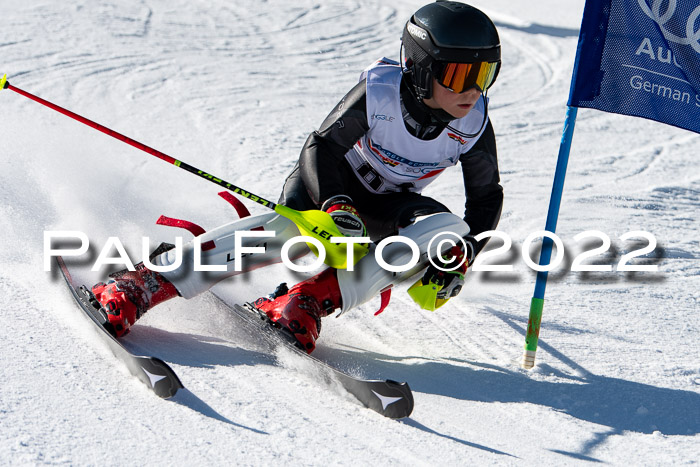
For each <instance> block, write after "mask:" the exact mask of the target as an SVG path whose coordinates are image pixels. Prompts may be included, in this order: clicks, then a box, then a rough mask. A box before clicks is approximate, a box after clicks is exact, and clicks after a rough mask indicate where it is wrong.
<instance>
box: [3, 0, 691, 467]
mask: <svg viewBox="0 0 700 467" xmlns="http://www.w3.org/2000/svg"><path fill="white" fill-rule="evenodd" d="M473 3H474V4H475V5H476V6H479V7H481V8H483V9H484V10H485V11H487V12H488V13H489V14H490V15H491V16H492V18H493V19H494V21H495V22H496V23H497V25H498V27H499V31H500V34H501V40H502V44H503V70H502V72H501V75H500V77H499V79H498V81H497V83H496V85H495V86H494V87H493V88H492V90H491V93H490V96H491V117H492V119H493V122H494V126H495V128H496V131H497V135H498V144H499V159H500V161H499V163H500V169H501V176H502V184H503V186H504V188H505V194H506V200H505V206H504V210H503V216H502V219H501V222H500V225H499V230H501V231H503V232H505V233H507V234H508V235H509V236H510V237H511V238H512V239H513V247H512V248H511V250H510V256H509V255H508V254H507V255H504V256H501V257H500V258H499V260H501V261H510V262H511V263H512V264H514V265H515V270H514V272H511V273H483V272H481V273H476V272H474V273H471V275H470V277H469V280H468V283H467V287H466V289H465V290H464V291H463V292H462V294H461V295H460V296H459V297H457V298H456V299H454V300H452V301H451V302H450V303H449V304H448V305H446V306H445V307H444V308H443V309H441V310H439V311H438V312H436V313H431V312H426V311H421V310H419V309H417V307H416V306H415V305H413V304H412V303H411V301H410V299H409V298H408V296H407V295H406V293H405V288H403V289H401V288H399V289H398V290H396V291H395V293H394V298H393V302H392V304H391V305H390V307H389V308H388V309H387V310H386V311H385V312H384V313H383V314H381V315H380V316H378V317H374V316H373V312H374V311H375V310H376V307H377V306H378V300H377V301H376V303H371V304H368V305H367V306H363V307H361V308H360V309H357V310H355V311H353V312H349V313H346V314H345V315H344V316H342V317H341V318H340V319H333V318H329V319H326V320H325V322H324V329H323V333H322V337H321V340H320V343H319V348H318V351H317V355H318V357H320V358H322V359H325V360H328V361H332V362H336V363H338V364H339V365H341V366H343V367H345V368H347V369H349V370H351V371H354V372H355V373H357V374H360V375H363V376H365V377H371V378H391V379H395V380H402V381H404V380H405V381H408V382H409V383H410V385H411V387H412V388H413V390H414V392H415V402H416V406H415V411H414V412H413V415H412V416H411V417H410V419H407V420H403V421H393V420H389V419H386V418H383V417H382V416H380V415H378V414H375V413H374V412H372V411H370V410H368V409H365V408H363V407H362V406H361V405H359V404H358V403H357V402H356V401H355V400H354V399H353V398H352V397H351V396H349V395H348V394H346V393H344V392H343V391H342V390H340V389H337V388H336V387H335V386H334V385H332V384H327V383H322V382H318V381H316V375H315V373H314V371H313V369H309V368H306V367H305V365H304V362H303V361H300V360H299V359H298V358H294V357H293V356H290V355H285V354H283V353H280V354H278V355H272V356H270V355H268V351H267V349H266V348H265V347H264V346H263V345H261V344H259V343H256V341H255V339H252V338H251V337H250V336H248V335H246V334H245V333H243V332H242V331H241V330H240V329H237V328H236V322H235V321H233V320H231V319H230V318H229V317H228V316H227V314H226V310H225V309H224V308H223V307H222V306H221V305H220V304H218V303H217V301H216V300H215V299H214V298H213V297H212V296H211V295H210V294H205V295H203V296H200V297H197V298H194V299H192V300H189V301H186V300H174V301H171V302H168V303H166V304H164V305H162V306H160V307H158V308H156V309H155V310H153V311H151V312H150V313H149V314H147V315H146V316H145V317H144V318H143V319H142V320H141V321H140V322H139V323H138V326H136V327H135V328H134V331H133V332H132V334H131V335H129V336H128V337H127V338H126V339H125V343H126V345H127V346H128V347H129V348H131V349H132V350H134V351H137V352H144V353H147V354H152V355H157V356H159V357H161V358H162V359H164V360H165V361H167V362H168V363H169V364H170V365H171V366H172V367H173V369H174V370H175V371H176V372H177V373H178V375H179V376H180V377H181V379H182V381H183V383H184V385H185V387H186V389H184V390H182V391H181V392H179V393H178V394H177V396H176V397H175V398H173V399H172V400H161V399H159V398H157V397H156V396H154V395H153V394H152V393H151V392H149V391H148V389H146V388H145V387H144V386H143V385H142V384H141V383H139V382H138V381H136V380H135V379H134V378H131V377H129V376H127V373H126V370H125V369H124V368H123V367H122V366H121V365H120V364H119V363H118V362H117V361H115V359H114V358H112V357H111V356H110V354H109V351H108V350H107V349H106V348H105V347H104V346H103V345H102V344H101V342H100V341H99V339H98V338H97V337H96V336H95V334H94V332H93V330H92V329H91V328H90V327H89V326H88V325H87V324H86V323H84V322H83V320H82V319H81V318H80V317H79V313H78V311H77V309H76V308H75V306H74V305H73V303H72V299H71V297H70V295H69V294H68V292H67V290H66V289H65V287H64V285H63V283H62V281H61V280H60V279H59V278H58V276H57V274H56V273H55V272H54V273H48V272H44V270H43V253H42V246H43V233H44V231H47V230H81V231H84V232H85V233H87V234H88V236H89V238H90V240H91V244H92V247H93V252H97V251H99V250H100V249H101V247H102V245H104V244H105V242H106V241H107V238H108V237H109V236H117V237H118V238H119V239H120V240H121V241H122V243H124V245H125V246H126V247H127V249H128V251H129V253H130V255H131V256H132V258H133V259H134V260H140V257H141V253H140V249H141V246H140V245H141V243H140V242H141V238H142V237H143V236H149V237H150V238H151V242H152V244H153V245H155V244H157V243H159V242H160V241H168V240H170V239H172V238H173V237H174V236H175V235H179V234H180V232H176V231H174V229H171V228H167V227H162V226H156V225H155V220H156V219H157V218H158V216H159V215H160V214H166V215H169V216H172V217H178V218H183V219H188V220H191V221H194V222H196V223H199V224H200V225H202V226H204V227H205V228H207V229H210V228H213V227H215V226H217V225H220V224H222V223H224V222H226V221H228V220H230V219H232V218H234V216H235V214H234V213H233V210H232V209H231V208H230V206H228V205H227V204H226V203H225V202H224V201H223V200H221V199H220V198H219V197H218V196H217V195H216V193H217V192H218V191H219V190H218V189H217V187H216V186H215V185H213V184H209V183H206V182H205V181H203V180H201V179H198V178H196V177H194V176H192V175H190V174H187V173H186V172H184V171H181V170H178V169H176V168H174V167H172V166H169V165H167V164H165V163H163V162H162V161H159V160H157V159H155V158H153V157H150V156H148V155H146V154H144V153H142V152H140V151H138V150H136V149H133V148H131V147H129V146H127V145H125V144H123V143H121V142H119V141H116V140H114V139H112V138H109V137H107V136H105V135H103V134H101V133H98V132H96V131H94V130H92V129H90V128H88V127H86V126H84V125H80V124H78V123H77V122H74V121H72V120H70V119H68V118H66V117H64V116H61V115H59V114H57V113H56V112H53V111H51V110H49V109H47V108H45V107H42V106H39V105H38V104H36V103H34V102H31V101H29V100H28V99H25V98H23V97H21V96H19V95H17V94H15V93H12V92H10V91H5V92H2V93H0V108H1V109H2V117H3V118H2V125H0V142H1V145H2V146H1V148H2V155H1V157H0V196H1V201H0V219H1V220H2V224H1V225H2V236H3V242H2V246H0V264H1V265H2V269H1V270H0V310H1V313H2V323H3V330H2V332H1V333H0V335H1V336H2V337H1V338H0V348H1V349H2V351H1V352H0V364H1V366H0V368H1V373H0V463H1V464H6V465H25V464H78V465H82V464H92V465H102V464H114V465H121V464H123V465H143V464H147V465H148V464H178V465H189V464H193V465H209V464H214V465H215V464H219V465H229V464H247V465H263V464H283V463H284V464H286V463H290V464H317V465H326V464H362V465H386V464H402V465H403V464H411V465H413V464H416V465H463V464H479V465H480V464H513V465H518V464H524V463H529V464H532V463H540V464H548V465H552V464H554V465H563V464H579V463H584V462H587V461H590V462H606V463H611V464H618V465H622V464H625V465H627V464H634V465H661V464H666V465H668V464H685V463H697V462H698V459H700V394H699V393H700V324H699V320H698V310H699V308H700V307H699V300H698V296H699V294H698V292H697V291H698V289H699V288H700V275H699V273H700V264H699V261H698V259H699V258H700V248H699V246H698V219H699V218H700V210H699V206H700V158H698V154H700V137H699V136H698V135H696V134H693V133H690V132H687V131H682V130H679V129H676V128H673V127H669V126H666V125H662V124H659V123H655V122H651V121H647V120H643V119H635V118H631V117H622V116H617V115H612V114H606V113H602V112H598V111H592V110H590V111H589V110H581V111H580V112H579V117H578V122H577V127H576V133H575V136H574V144H573V149H572V153H571V160H570V163H569V170H568V176H567V181H566V186H565V193H564V199H563V203H562V212H561V216H560V218H559V224H558V231H557V233H558V234H559V236H560V237H561V238H562V239H563V241H564V243H565V245H566V252H567V255H566V259H565V261H564V263H563V265H562V266H561V267H560V268H559V269H558V270H557V271H555V272H554V273H552V274H550V281H549V285H548V289H547V301H546V304H545V308H544V317H543V322H542V331H541V336H540V337H541V340H540V347H539V351H538V353H537V365H536V367H535V368H534V370H532V371H526V370H523V369H521V368H520V366H519V361H520V357H521V353H522V347H523V343H524V333H525V328H526V324H527V317H528V310H529V301H530V298H531V296H532V292H533V287H534V277H535V273H534V272H533V271H532V270H531V269H530V268H529V267H527V266H526V265H525V263H524V261H523V260H522V258H521V256H520V249H521V246H522V243H523V241H524V239H525V238H526V237H527V236H528V235H529V234H530V233H531V232H534V231H537V230H541V229H542V228H543V227H544V223H545V217H546V210H547V203H548V199H549V193H550V190H551V180H552V177H553V173H554V166H555V161H556V155H557V151H558V146H559V140H560V135H561V131H562V127H563V119H564V114H565V103H566V99H567V95H568V90H569V80H570V76H571V70H572V66H573V59H574V53H575V47H576V41H577V35H578V27H579V24H580V18H581V14H582V10H583V3H584V2H583V0H539V1H537V2H512V1H506V0H490V1H486V0H474V1H473ZM421 4H422V2H418V1H402V2H399V1H391V2H388V1H379V0H352V1H337V0H325V1H323V2H316V1H307V0H300V1H296V2H287V1H282V0H270V1H260V2H255V3H253V2H245V1H242V0H229V1H224V0H209V1H206V2H204V1H200V0H188V1H183V0H171V1H167V2H166V1H159V0H143V1H132V0H129V1H126V0H123V1H122V0H120V1H117V0H112V1H110V0H98V1H85V0H77V1H76V0H69V1H63V2H51V1H48V0H22V1H18V0H4V1H3V2H2V14H0V31H2V35H1V36H0V68H1V69H0V73H7V74H8V77H9V79H10V81H11V82H12V84H14V85H15V86H18V87H20V88H23V89H26V90H27V91H30V92H33V93H35V94H38V95H40V96H42V97H44V98H46V99H49V100H51V101H53V102H55V103H57V104H59V105H63V106H65V107H67V108H69V109H71V110H74V111H76V112H78V113H81V114H82V115H85V116H87V117H89V118H91V119H93V120H96V121H98V122H100V123H102V124H104V125H107V126H109V127H111V128H113V129H114V130H116V131H119V132H121V133H124V134H126V135H129V136H131V137H133V138H135V139H137V140H139V141H142V142H143V143H145V144H149V145H151V146H153V147H156V148H158V149H159V150H161V151H163V152H165V153H167V154H170V155H172V156H173V157H176V158H179V159H181V160H183V161H185V162H188V163H190V164H192V165H194V166H197V167H200V168H202V169H204V170H207V171H209V172H211V173H213V174H217V175H219V176H221V177H223V178H226V179H228V180H230V181H232V182H234V183H236V184H239V185H240V186H243V187H246V188H248V189H251V190H252V191H254V192H256V193H258V194H260V195H262V196H264V197H268V198H271V199H276V198H277V196H278V194H279V191H280V187H281V185H282V182H283V180H284V178H285V176H286V174H287V173H288V172H289V171H290V169H291V167H292V166H293V165H294V163H295V161H296V158H297V156H298V152H299V149H300V147H301V145H302V143H303V142H304V140H305V139H306V137H307V135H308V133H309V132H310V131H312V130H313V129H314V128H316V127H317V126H318V125H319V124H320V122H321V121H322V120H323V119H324V118H325V116H326V114H327V113H328V111H329V110H330V109H331V108H332V107H333V105H335V103H336V102H337V101H338V100H339V98H340V97H341V96H342V95H343V94H344V93H345V92H346V91H347V90H349V89H350V88H351V86H352V85H353V84H354V83H355V82H356V80H357V78H358V75H359V73H360V71H361V70H362V69H363V68H364V67H365V66H367V65H369V64H370V63H371V62H372V61H374V60H375V59H377V58H379V57H381V56H388V57H392V58H395V59H396V58H398V49H399V37H400V34H401V30H402V27H403V24H404V22H405V21H406V19H407V18H408V17H409V16H410V14H411V13H412V12H413V11H414V10H415V9H417V8H418V7H419V6H421ZM459 172H460V171H459V170H458V169H455V170H453V171H448V172H447V173H445V174H444V175H443V176H442V177H441V178H440V179H439V180H438V181H436V182H435V183H434V184H433V185H431V187H430V189H429V190H427V192H426V193H427V194H430V195H432V196H435V197H437V198H439V199H440V200H442V201H443V202H446V203H447V204H448V205H449V206H450V207H451V208H453V209H454V210H455V212H458V213H459V212H461V210H462V204H463V188H462V186H461V180H460V178H461V176H460V173H459ZM249 208H250V209H251V211H253V212H263V208H262V207H258V206H254V205H249ZM593 229H594V230H599V231H601V232H603V233H605V234H607V235H608V236H609V237H610V238H611V239H612V243H613V246H612V248H611V249H610V251H609V252H608V253H606V254H604V255H600V256H598V257H596V258H595V259H594V261H596V262H598V263H601V264H616V263H617V262H618V261H619V259H620V257H621V255H622V254H623V253H625V252H628V251H631V250H633V249H635V248H638V247H639V246H643V245H644V242H643V241H641V239H639V243H636V242H635V241H633V240H629V241H622V240H620V238H619V237H620V236H621V235H623V234H624V233H626V232H628V231H634V230H644V231H647V232H650V233H652V234H653V235H654V236H655V238H656V239H657V240H658V247H657V248H656V250H655V252H654V253H653V254H651V255H648V256H647V257H646V258H642V259H637V260H635V262H636V264H640V263H645V264H658V266H659V270H658V272H656V273H649V272H642V273H623V272H617V271H613V272H607V273H581V272H577V273H576V272H571V271H570V265H571V262H572V260H573V258H574V257H575V256H576V255H577V254H579V253H580V252H581V251H583V250H584V249H590V248H593V247H595V246H597V245H598V244H599V242H597V243H596V242H595V241H590V242H589V244H588V245H586V244H585V242H582V244H579V243H577V242H575V241H574V240H573V238H574V236H575V235H577V234H579V233H581V232H584V231H587V230H593ZM589 240H591V239H589ZM498 244H499V243H498V242H496V241H494V245H498ZM533 257H536V255H535V254H533ZM93 258H94V256H93ZM288 276H289V273H288V272H287V271H286V270H285V269H284V268H282V267H276V266H275V267H271V268H268V269H264V270H260V271H257V272H255V273H253V274H250V275H249V277H247V278H239V279H236V280H233V281H228V282H225V283H224V284H221V285H220V286H219V289H220V290H222V291H223V293H227V294H229V295H230V296H232V297H233V298H234V299H237V300H241V301H242V300H249V299H252V298H255V297H257V296H259V295H261V294H264V293H267V292H269V291H271V289H272V288H273V287H274V286H275V285H277V283H279V282H281V281H282V280H289V277H288ZM102 277H104V272H102V273H90V272H89V271H87V273H86V275H85V278H84V280H85V282H86V283H90V284H91V283H92V282H95V281H97V280H98V279H100V278H102Z"/></svg>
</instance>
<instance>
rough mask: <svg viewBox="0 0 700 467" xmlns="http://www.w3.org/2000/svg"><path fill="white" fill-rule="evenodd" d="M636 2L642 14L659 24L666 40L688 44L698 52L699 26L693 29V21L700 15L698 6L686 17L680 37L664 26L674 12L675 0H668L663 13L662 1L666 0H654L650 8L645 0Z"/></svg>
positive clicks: (699, 51)
mask: <svg viewBox="0 0 700 467" xmlns="http://www.w3.org/2000/svg"><path fill="white" fill-rule="evenodd" d="M637 2H638V3H639V6H640V8H641V9H642V11H643V12H644V14H646V15H647V16H648V17H649V18H651V19H652V20H654V22H655V23H656V24H658V25H659V29H661V33H662V34H663V35H664V37H665V38H666V40H668V41H670V42H675V43H676V44H681V45H689V46H691V47H692V48H693V49H694V50H695V51H696V52H698V53H700V27H699V28H698V29H697V30H695V22H696V21H697V19H698V17H700V6H698V7H697V8H695V10H693V12H692V13H691V14H690V16H689V17H688V21H687V22H686V24H685V37H680V36H677V35H675V34H673V33H671V32H669V31H668V30H667V29H666V28H665V25H666V23H668V21H669V20H670V19H671V17H673V15H674V14H675V13H676V0H669V1H668V7H667V8H666V11H664V12H663V13H661V6H662V4H663V3H666V0H654V2H653V3H652V5H651V8H649V5H647V3H646V1H645V0H637Z"/></svg>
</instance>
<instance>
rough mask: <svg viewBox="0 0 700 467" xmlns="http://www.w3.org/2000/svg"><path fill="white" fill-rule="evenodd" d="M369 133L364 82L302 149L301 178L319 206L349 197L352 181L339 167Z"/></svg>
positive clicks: (342, 102) (308, 139)
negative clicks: (345, 196) (348, 189)
mask: <svg viewBox="0 0 700 467" xmlns="http://www.w3.org/2000/svg"><path fill="white" fill-rule="evenodd" d="M368 130H369V125H368V123H367V106H366V87H365V80H362V81H360V82H359V83H358V84H357V85H356V86H355V87H354V88H352V90H350V92H348V93H347V94H346V95H345V97H343V99H341V101H340V102H339V103H338V105H336V106H335V108H334V109H333V111H332V112H331V113H330V114H329V115H328V116H327V117H326V119H325V120H324V121H323V123H322V124H321V127H320V128H319V129H318V130H317V131H314V132H313V133H311V135H309V137H308V138H307V140H306V143H304V147H303V148H302V150H301V155H300V157H299V168H300V170H301V177H302V179H303V180H304V184H305V185H306V188H307V190H308V191H309V195H310V196H311V199H312V200H313V202H314V203H316V205H317V206H318V207H320V206H321V205H322V204H323V202H324V201H326V200H327V199H329V198H332V197H333V196H336V195H341V194H345V189H344V187H345V184H346V183H348V180H347V177H346V176H344V174H343V171H342V170H340V169H339V168H340V167H341V166H342V163H343V160H344V156H345V153H346V152H348V150H349V149H350V148H352V147H353V145H354V144H355V143H356V142H357V140H358V139H360V138H361V137H362V135H364V134H365V133H366V132H367V131H368ZM345 175H347V174H345Z"/></svg>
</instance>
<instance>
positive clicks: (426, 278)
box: [423, 235, 476, 300]
mask: <svg viewBox="0 0 700 467" xmlns="http://www.w3.org/2000/svg"><path fill="white" fill-rule="evenodd" d="M464 244H465V245H466V251H464V250H463V249H462V245H455V246H453V247H452V248H450V249H449V250H448V251H447V252H446V253H445V254H443V255H439V256H438V257H437V258H436V259H435V261H434V263H436V264H437V265H438V266H440V267H441V268H442V269H453V268H455V266H457V265H458V264H459V266H458V267H456V268H455V269H453V270H451V271H441V270H440V269H438V268H437V267H436V266H435V265H433V264H432V263H431V264H430V266H428V269H427V270H426V271H425V274H424V275H423V284H429V283H433V284H436V285H441V286H442V288H441V289H440V291H439V292H438V294H437V298H439V299H442V300H449V299H450V298H452V297H454V296H456V295H457V294H458V293H459V292H460V291H461V290H462V286H463V285H464V274H465V273H466V272H467V268H468V267H469V266H470V265H471V264H472V262H473V261H474V251H475V250H474V245H476V241H475V240H474V237H472V236H471V235H470V236H468V237H466V238H465V239H464Z"/></svg>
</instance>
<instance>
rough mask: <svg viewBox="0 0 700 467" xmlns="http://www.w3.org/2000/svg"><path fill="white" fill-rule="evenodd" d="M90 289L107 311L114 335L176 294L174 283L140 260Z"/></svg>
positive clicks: (121, 333) (127, 330) (124, 330)
mask: <svg viewBox="0 0 700 467" xmlns="http://www.w3.org/2000/svg"><path fill="white" fill-rule="evenodd" d="M92 293H93V294H94V295H95V298H96V299H97V301H98V302H100V305H102V309H103V310H104V311H105V312H106V314H107V320H108V321H109V324H110V325H111V327H112V329H110V330H109V331H110V332H112V331H113V334H114V335H115V337H121V336H123V335H125V334H127V333H128V332H129V328H130V327H131V326H132V325H133V324H134V323H135V322H136V320H137V319H139V318H140V317H141V315H143V314H144V313H145V312H146V311H148V310H150V309H151V308H153V307H154V306H156V305H158V304H159V303H162V302H164V301H166V300H169V299H171V298H173V297H176V296H178V295H179V294H178V292H177V289H175V286H174V285H173V284H171V283H170V282H168V281H167V280H166V279H165V278H164V277H163V276H161V275H160V274H159V273H157V272H153V271H150V270H148V269H146V267H145V266H144V265H143V263H139V264H137V265H136V271H128V270H124V271H120V272H117V273H114V274H112V275H111V276H110V280H109V281H108V282H107V283H106V284H105V283H104V282H100V283H98V284H95V285H94V286H93V287H92Z"/></svg>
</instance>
